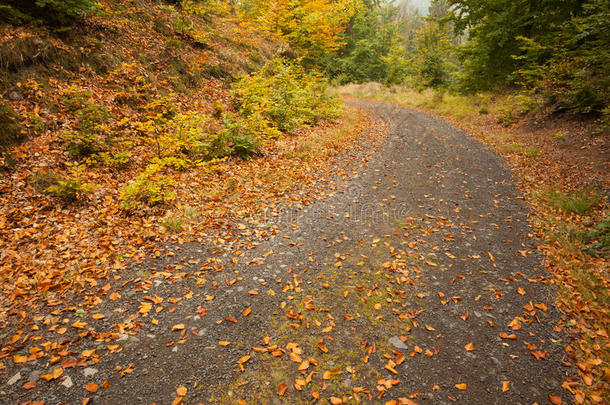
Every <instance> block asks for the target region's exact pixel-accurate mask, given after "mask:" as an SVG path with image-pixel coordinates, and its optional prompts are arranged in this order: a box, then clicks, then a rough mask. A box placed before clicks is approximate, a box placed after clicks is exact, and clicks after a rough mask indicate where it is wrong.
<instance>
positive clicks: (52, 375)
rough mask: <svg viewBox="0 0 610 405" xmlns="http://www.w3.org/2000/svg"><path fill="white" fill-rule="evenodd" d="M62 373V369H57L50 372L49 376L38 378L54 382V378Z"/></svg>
mask: <svg viewBox="0 0 610 405" xmlns="http://www.w3.org/2000/svg"><path fill="white" fill-rule="evenodd" d="M63 373H64V369H63V368H61V367H59V368H55V369H53V371H51V372H50V373H49V374H44V375H41V376H40V378H42V379H43V380H45V381H51V380H55V379H56V378H58V377H59V376H61V375H62V374H63Z"/></svg>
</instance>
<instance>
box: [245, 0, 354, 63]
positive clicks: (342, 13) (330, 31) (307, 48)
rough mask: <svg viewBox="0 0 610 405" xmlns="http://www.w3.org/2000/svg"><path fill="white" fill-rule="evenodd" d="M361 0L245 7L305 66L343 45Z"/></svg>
mask: <svg viewBox="0 0 610 405" xmlns="http://www.w3.org/2000/svg"><path fill="white" fill-rule="evenodd" d="M359 5H360V1H359V0H348V1H335V0H264V1H263V0H250V1H248V2H245V3H244V4H243V5H242V6H241V11H242V13H243V16H244V17H245V19H251V20H253V21H254V24H255V26H256V27H257V28H259V29H261V30H263V31H266V32H268V33H270V34H273V35H277V36H280V37H282V38H284V39H285V40H286V41H287V42H288V43H289V44H290V45H291V47H292V48H293V50H294V51H295V52H296V53H297V54H298V55H299V56H300V57H303V59H304V61H305V63H315V62H317V61H319V60H320V59H322V58H323V57H324V56H325V55H328V54H329V53H331V52H333V51H335V50H337V49H338V48H339V47H340V46H341V45H342V44H343V38H342V36H341V35H340V34H341V32H342V31H343V30H344V29H345V28H346V26H347V23H348V22H349V20H350V19H351V18H352V16H353V15H354V14H355V13H356V12H357V10H358V7H359Z"/></svg>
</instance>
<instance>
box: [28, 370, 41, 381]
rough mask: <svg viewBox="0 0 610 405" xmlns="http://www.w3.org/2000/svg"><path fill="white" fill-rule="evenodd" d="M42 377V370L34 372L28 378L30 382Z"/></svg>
mask: <svg viewBox="0 0 610 405" xmlns="http://www.w3.org/2000/svg"><path fill="white" fill-rule="evenodd" d="M41 375H42V371H40V370H33V371H32V372H31V373H30V375H29V376H28V381H37V380H38V379H39V378H40V376H41Z"/></svg>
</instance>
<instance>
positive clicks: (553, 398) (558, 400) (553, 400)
mask: <svg viewBox="0 0 610 405" xmlns="http://www.w3.org/2000/svg"><path fill="white" fill-rule="evenodd" d="M549 400H550V401H551V403H552V404H555V405H561V397H558V396H556V395H550V394H549Z"/></svg>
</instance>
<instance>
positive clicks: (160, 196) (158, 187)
mask: <svg viewBox="0 0 610 405" xmlns="http://www.w3.org/2000/svg"><path fill="white" fill-rule="evenodd" d="M164 169H165V165H164V164H163V162H160V161H157V162H154V163H151V164H150V165H148V166H147V167H146V169H145V170H144V172H143V173H142V174H140V175H139V176H138V177H136V179H135V180H133V181H131V182H129V183H128V184H127V185H126V186H125V187H123V188H122V189H121V200H122V201H123V203H122V205H121V206H122V208H123V209H125V210H132V209H135V208H139V207H141V206H142V204H147V205H150V206H153V205H160V204H166V203H169V202H171V201H173V200H175V199H176V193H175V192H174V191H173V187H174V186H175V185H176V181H175V180H174V179H172V178H171V177H170V176H167V175H165V174H163V171H164Z"/></svg>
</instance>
